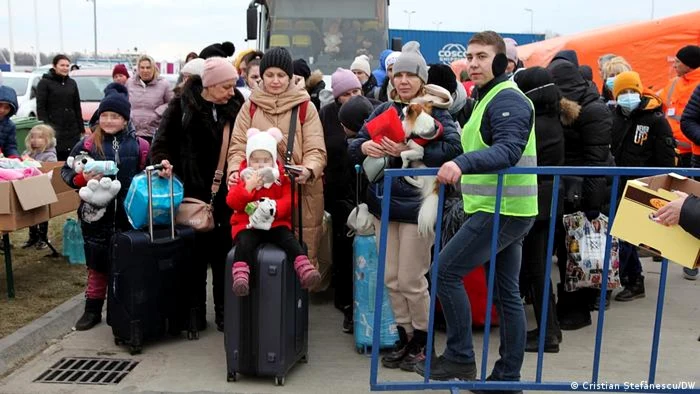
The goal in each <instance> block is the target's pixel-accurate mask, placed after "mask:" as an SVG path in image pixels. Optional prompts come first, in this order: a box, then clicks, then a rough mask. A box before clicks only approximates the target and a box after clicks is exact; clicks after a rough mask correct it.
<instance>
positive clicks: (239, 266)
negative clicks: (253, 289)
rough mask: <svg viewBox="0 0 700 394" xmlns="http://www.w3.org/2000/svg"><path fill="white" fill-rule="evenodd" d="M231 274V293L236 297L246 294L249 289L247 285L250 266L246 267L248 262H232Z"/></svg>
mask: <svg viewBox="0 0 700 394" xmlns="http://www.w3.org/2000/svg"><path fill="white" fill-rule="evenodd" d="M231 274H232V275H233V294H235V295H236V296H238V297H245V296H247V295H248V292H249V291H250V287H249V286H248V278H249V277H250V267H248V263H246V262H243V261H239V262H236V263H233V269H232V272H231Z"/></svg>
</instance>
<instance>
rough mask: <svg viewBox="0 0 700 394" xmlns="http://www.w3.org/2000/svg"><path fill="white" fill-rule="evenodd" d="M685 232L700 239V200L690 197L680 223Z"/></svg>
mask: <svg viewBox="0 0 700 394" xmlns="http://www.w3.org/2000/svg"><path fill="white" fill-rule="evenodd" d="M678 224H680V226H681V227H682V228H683V230H685V231H687V232H689V233H690V234H692V235H693V237H695V238H698V239H700V198H698V197H697V196H693V195H690V196H688V198H687V199H686V200H685V202H684V203H683V208H681V218H680V221H679V223H678Z"/></svg>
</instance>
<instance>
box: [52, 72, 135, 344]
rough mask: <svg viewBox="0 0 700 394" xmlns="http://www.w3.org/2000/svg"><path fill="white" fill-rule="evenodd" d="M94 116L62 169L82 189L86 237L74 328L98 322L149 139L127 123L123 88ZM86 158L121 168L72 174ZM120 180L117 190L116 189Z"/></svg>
mask: <svg viewBox="0 0 700 394" xmlns="http://www.w3.org/2000/svg"><path fill="white" fill-rule="evenodd" d="M111 85H115V84H111ZM97 114H98V115H99V125H97V126H96V127H95V130H94V132H93V134H92V135H89V136H86V137H85V138H83V139H82V140H81V141H79V142H78V143H77V144H76V145H75V146H74V147H73V150H71V153H70V158H69V160H67V161H66V164H65V165H64V166H63V168H62V169H61V176H62V177H63V180H64V181H65V182H66V184H68V185H69V186H71V187H73V188H75V189H81V192H80V197H81V200H83V201H81V203H80V207H79V208H78V219H79V220H80V226H81V228H82V232H83V238H84V241H85V260H86V263H87V270H88V275H87V288H86V290H85V297H86V300H85V313H83V315H82V316H81V317H80V319H79V320H78V322H77V323H76V324H75V329H76V330H78V331H84V330H89V329H91V328H92V327H94V326H95V325H96V324H98V323H99V322H100V321H101V320H102V305H103V304H104V300H105V295H106V293H107V277H108V274H109V268H110V265H109V264H110V259H109V252H108V251H109V242H110V238H111V237H112V235H113V234H114V233H115V232H117V231H126V230H129V229H130V228H131V226H130V225H129V222H128V220H127V217H126V213H125V211H124V198H125V197H126V193H127V191H128V190H129V185H130V184H131V179H132V178H133V177H134V176H135V175H136V174H138V173H139V172H141V170H143V168H144V166H145V162H146V160H145V158H146V155H147V154H148V143H147V142H145V141H139V140H138V139H137V138H138V137H136V133H135V131H134V130H129V129H128V127H127V122H128V121H129V117H130V116H131V105H130V104H129V98H128V94H127V92H126V88H122V89H119V91H118V92H115V93H112V94H110V95H107V96H105V98H103V99H102V101H101V102H100V106H99V107H98V108H97ZM88 156H89V157H90V158H92V159H94V160H112V161H114V162H115V163H116V164H117V168H118V169H119V170H118V172H117V175H116V176H113V177H112V178H115V180H114V181H112V180H110V179H109V178H108V177H107V176H104V175H103V174H101V173H98V172H95V171H80V172H79V173H78V172H76V171H75V169H76V167H77V168H82V166H81V165H80V163H82V160H80V159H75V158H76V157H88ZM71 158H72V159H71ZM76 163H78V164H77V165H76ZM92 180H94V181H96V182H91V181H92ZM117 181H118V182H117ZM119 184H121V188H120V189H119V188H117V187H116V186H117V185H119ZM115 200H116V201H115ZM98 201H99V203H98Z"/></svg>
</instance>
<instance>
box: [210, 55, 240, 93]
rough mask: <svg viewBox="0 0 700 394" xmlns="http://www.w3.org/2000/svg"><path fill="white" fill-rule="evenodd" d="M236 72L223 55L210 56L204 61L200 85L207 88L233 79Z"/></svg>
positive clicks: (235, 78) (236, 75) (236, 74)
mask: <svg viewBox="0 0 700 394" xmlns="http://www.w3.org/2000/svg"><path fill="white" fill-rule="evenodd" d="M237 79H238V73H237V72H236V69H235V68H234V67H233V64H231V62H229V61H228V60H226V59H224V58H223V57H210V58H209V59H207V60H206V61H205V62H204V70H203V71H202V86H204V87H205V88H208V87H210V86H214V85H216V84H218V83H221V82H224V81H235V80H237Z"/></svg>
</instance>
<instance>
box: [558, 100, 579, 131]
mask: <svg viewBox="0 0 700 394" xmlns="http://www.w3.org/2000/svg"><path fill="white" fill-rule="evenodd" d="M559 106H560V108H561V114H560V115H559V117H560V120H561V124H563V125H564V126H571V125H572V124H574V122H576V119H578V117H579V115H581V104H579V103H577V102H575V101H572V100H569V99H568V98H565V97H562V99H561V100H559Z"/></svg>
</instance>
